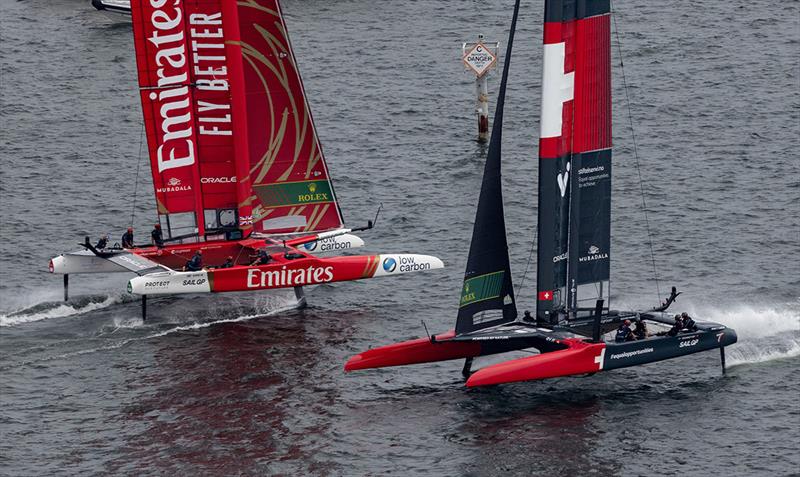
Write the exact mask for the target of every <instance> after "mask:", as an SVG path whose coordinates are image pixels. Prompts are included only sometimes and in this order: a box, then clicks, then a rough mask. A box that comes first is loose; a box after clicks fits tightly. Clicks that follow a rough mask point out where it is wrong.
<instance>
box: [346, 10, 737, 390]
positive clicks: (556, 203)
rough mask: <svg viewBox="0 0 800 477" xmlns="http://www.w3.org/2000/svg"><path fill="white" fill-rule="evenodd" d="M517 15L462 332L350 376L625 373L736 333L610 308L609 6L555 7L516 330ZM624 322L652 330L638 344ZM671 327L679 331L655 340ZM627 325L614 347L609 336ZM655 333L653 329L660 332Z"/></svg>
mask: <svg viewBox="0 0 800 477" xmlns="http://www.w3.org/2000/svg"><path fill="white" fill-rule="evenodd" d="M518 12H519V0H517V1H516V4H515V7H514V17H513V20H512V23H511V31H510V33H509V38H508V43H507V45H506V55H505V61H506V64H505V68H504V70H503V77H502V81H501V83H500V91H499V94H498V99H497V109H496V111H495V120H494V124H493V125H492V136H491V140H490V142H489V151H488V154H487V158H486V165H485V168H484V174H483V183H482V186H481V192H480V199H479V201H478V210H477V212H476V216H475V226H474V229H473V233H472V244H471V246H470V250H469V258H468V259H467V269H466V271H465V273H464V283H463V286H462V289H461V300H460V306H459V309H458V317H457V319H456V326H455V329H454V330H451V331H449V332H446V333H442V334H438V335H434V336H430V337H427V338H419V339H416V340H411V341H405V342H402V343H397V344H392V345H388V346H382V347H379V348H375V349H370V350H368V351H365V352H363V353H360V354H358V355H356V356H353V357H352V358H350V360H349V361H348V362H347V364H346V365H345V370H346V371H355V370H360V369H368V368H381V367H386V366H400V365H406V364H416V363H426V362H433V361H444V360H450V359H459V358H462V359H465V364H464V368H463V371H462V372H463V373H464V375H465V376H466V377H468V380H467V386H487V385H494V384H501V383H510V382H515V381H528V380H537V379H545V378H553V377H558V376H569V375H576V374H593V373H597V372H600V371H608V370H611V369H616V368H624V367H628V366H636V365H640V364H644V363H650V362H654V361H660V360H664V359H670V358H675V357H678V356H683V355H688V354H692V353H697V352H700V351H705V350H710V349H717V348H718V349H719V350H720V356H721V359H722V367H723V371H724V369H725V354H724V350H725V347H726V346H729V345H732V344H734V343H736V340H737V337H736V332H735V331H734V330H732V329H730V328H727V327H725V326H723V325H720V324H718V323H711V322H700V321H698V322H696V323H693V324H689V325H688V327H687V328H685V329H684V328H683V325H684V323H683V322H681V321H680V320H677V319H676V320H675V321H673V320H671V319H669V317H668V316H667V315H666V313H665V312H666V310H667V308H668V307H669V306H670V305H671V304H672V303H673V302H674V301H675V298H676V297H677V296H678V294H679V293H678V292H677V291H676V290H675V288H674V287H673V289H672V294H671V295H670V297H669V298H668V299H667V301H666V302H665V303H664V304H662V305H661V306H659V307H656V308H654V309H651V310H641V311H636V310H634V311H618V310H612V309H609V307H608V303H609V301H608V299H609V277H610V256H609V255H610V248H611V47H610V45H611V28H610V26H611V25H610V16H611V10H610V2H609V0H576V1H562V0H545V23H544V61H543V63H544V65H543V71H544V72H543V80H542V110H541V123H540V128H541V131H540V137H539V221H538V233H537V237H538V242H537V252H538V262H537V304H536V317H535V318H534V317H530V318H529V319H528V320H527V321H526V320H525V319H523V320H521V321H518V320H517V305H516V299H515V297H514V286H513V283H512V281H511V267H510V264H509V258H508V243H507V241H506V228H505V220H504V218H503V200H502V190H501V189H502V187H501V181H500V169H501V167H500V166H501V153H500V146H501V142H502V141H501V136H502V128H503V108H504V102H505V91H506V84H507V81H508V67H509V62H510V60H511V50H512V45H513V42H514V31H515V28H516V23H517V15H518ZM626 321H631V322H633V321H635V322H637V324H638V325H639V326H641V327H642V328H640V330H642V329H643V332H642V333H641V334H640V335H639V338H640V339H636V340H629V339H627V338H631V337H632V336H633V335H632V334H631V332H630V330H629V329H627V331H626V326H627V324H625V322H626ZM646 323H650V324H652V325H653V326H652V328H659V327H664V325H673V326H672V328H671V329H670V330H669V331H666V329H665V330H664V331H662V332H660V333H653V334H648V332H647V325H646ZM618 326H619V332H618V334H617V337H616V338H620V337H622V339H615V340H613V341H608V342H607V341H606V340H605V339H603V334H604V333H606V332H608V331H611V330H613V329H614V328H616V327H618ZM654 331H655V330H654ZM526 348H535V349H536V350H538V351H539V354H536V355H534V356H529V357H526V358H521V359H516V360H511V361H507V362H504V363H499V364H495V365H492V366H488V367H485V368H483V369H481V370H479V371H477V372H475V373H474V374H473V373H471V366H472V360H473V358H475V357H477V356H486V355H491V354H495V353H503V352H507V351H516V350H522V349H526Z"/></svg>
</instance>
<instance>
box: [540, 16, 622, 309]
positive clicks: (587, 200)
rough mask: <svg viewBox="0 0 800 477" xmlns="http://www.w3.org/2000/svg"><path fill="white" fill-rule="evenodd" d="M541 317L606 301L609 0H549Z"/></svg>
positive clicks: (542, 160)
mask: <svg viewBox="0 0 800 477" xmlns="http://www.w3.org/2000/svg"><path fill="white" fill-rule="evenodd" d="M543 63H544V67H543V74H542V103H541V104H542V110H541V123H540V135H539V214H538V215H539V217H538V234H537V235H538V244H537V306H536V315H537V318H539V319H541V320H545V321H551V322H552V321H555V320H556V319H558V316H557V315H561V316H566V315H567V314H568V315H569V316H571V317H572V316H575V314H576V313H577V312H578V311H581V309H582V308H583V307H582V306H581V302H582V301H583V300H586V301H587V302H588V301H591V303H587V307H586V308H590V307H591V306H590V305H593V304H594V303H595V301H596V300H597V299H599V298H604V299H605V303H608V299H607V297H608V290H609V287H608V279H609V272H610V269H609V263H610V259H609V257H610V246H611V226H610V224H611V29H610V3H609V0H577V1H575V2H567V1H563V0H546V1H545V23H544V61H543Z"/></svg>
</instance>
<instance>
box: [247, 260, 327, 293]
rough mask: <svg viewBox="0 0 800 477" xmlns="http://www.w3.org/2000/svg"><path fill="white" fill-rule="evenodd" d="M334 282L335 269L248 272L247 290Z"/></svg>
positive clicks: (316, 268) (284, 267)
mask: <svg viewBox="0 0 800 477" xmlns="http://www.w3.org/2000/svg"><path fill="white" fill-rule="evenodd" d="M331 281H333V267H324V268H322V267H313V266H312V267H308V268H300V269H288V270H287V269H286V266H285V265H284V266H283V267H281V269H280V270H270V271H264V270H258V269H255V268H251V269H250V270H247V288H270V287H296V286H301V285H311V284H316V283H326V282H331Z"/></svg>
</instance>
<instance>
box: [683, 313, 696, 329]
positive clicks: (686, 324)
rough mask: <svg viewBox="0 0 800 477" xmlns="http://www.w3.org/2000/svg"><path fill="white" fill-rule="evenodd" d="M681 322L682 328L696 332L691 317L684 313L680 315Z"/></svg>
mask: <svg viewBox="0 0 800 477" xmlns="http://www.w3.org/2000/svg"><path fill="white" fill-rule="evenodd" d="M681 320H683V327H684V328H686V329H687V330H689V331H697V323H695V322H694V320H693V319H692V317H691V316H689V314H688V313H686V312H685V311H684V312H683V313H681Z"/></svg>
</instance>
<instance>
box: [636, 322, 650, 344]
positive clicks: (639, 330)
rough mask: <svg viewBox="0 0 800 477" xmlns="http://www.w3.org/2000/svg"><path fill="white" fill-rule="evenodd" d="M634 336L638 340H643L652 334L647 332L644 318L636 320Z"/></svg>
mask: <svg viewBox="0 0 800 477" xmlns="http://www.w3.org/2000/svg"><path fill="white" fill-rule="evenodd" d="M633 335H634V336H635V337H636V339H637V340H643V339H645V338H647V337H648V336H650V333H648V331H647V324H646V323H645V322H644V318H639V319H638V320H636V324H635V325H634V327H633Z"/></svg>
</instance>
